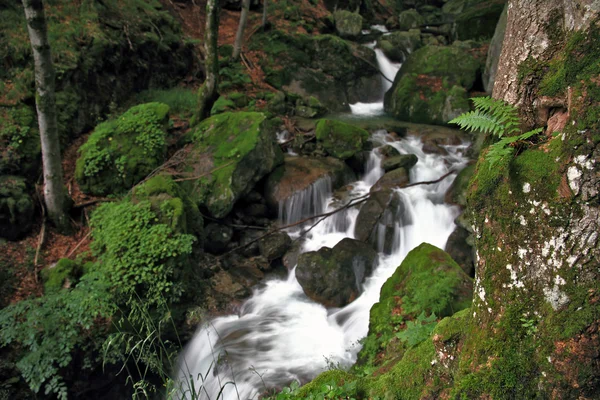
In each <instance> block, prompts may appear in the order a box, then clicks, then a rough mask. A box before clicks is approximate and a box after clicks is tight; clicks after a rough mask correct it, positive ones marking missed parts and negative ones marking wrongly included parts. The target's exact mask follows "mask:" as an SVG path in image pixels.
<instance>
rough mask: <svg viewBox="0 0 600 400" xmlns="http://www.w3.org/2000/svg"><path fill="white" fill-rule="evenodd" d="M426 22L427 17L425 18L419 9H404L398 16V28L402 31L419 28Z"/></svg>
mask: <svg viewBox="0 0 600 400" xmlns="http://www.w3.org/2000/svg"><path fill="white" fill-rule="evenodd" d="M424 24H425V18H423V17H422V16H421V15H420V14H419V12H418V11H417V10H415V9H414V8H413V9H410V10H406V11H402V12H401V13H400V15H399V16H398V29H400V30H401V31H408V30H410V29H414V28H419V27H420V26H421V25H424Z"/></svg>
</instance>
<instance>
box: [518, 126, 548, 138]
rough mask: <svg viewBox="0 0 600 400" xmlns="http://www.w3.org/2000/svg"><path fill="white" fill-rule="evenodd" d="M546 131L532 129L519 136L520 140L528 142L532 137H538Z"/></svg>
mask: <svg viewBox="0 0 600 400" xmlns="http://www.w3.org/2000/svg"><path fill="white" fill-rule="evenodd" d="M543 130H544V128H536V129H532V130H530V131H529V132H525V133H524V134H522V135H520V136H519V140H527V139H529V138H530V137H532V136H535V135H538V134H540V133H542V131H543Z"/></svg>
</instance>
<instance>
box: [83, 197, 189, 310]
mask: <svg viewBox="0 0 600 400" xmlns="http://www.w3.org/2000/svg"><path fill="white" fill-rule="evenodd" d="M90 225H91V228H92V229H93V234H92V235H93V238H94V241H93V242H92V245H91V248H92V251H93V253H94V254H95V255H96V256H97V257H98V260H99V261H100V264H101V268H102V269H103V270H104V271H105V273H106V275H107V276H108V277H109V279H110V282H111V284H112V286H113V287H114V288H116V289H117V290H118V291H120V292H122V293H125V294H127V295H132V294H133V293H137V294H138V295H139V296H140V297H141V298H143V299H145V301H146V302H147V303H148V304H155V303H157V302H158V301H159V300H160V299H161V298H163V297H164V296H167V297H168V298H170V299H177V298H179V296H180V295H181V287H180V284H178V283H176V282H174V280H175V279H174V274H175V273H176V271H177V270H178V269H179V268H180V267H182V265H183V264H184V263H185V261H186V257H187V256H188V255H189V254H190V253H191V251H192V243H193V242H194V240H195V238H194V236H192V235H189V234H184V233H176V232H175V231H174V230H173V228H172V227H171V226H170V225H167V224H165V223H161V222H160V220H159V215H158V214H157V212H155V211H154V210H153V209H152V204H151V202H150V201H148V200H143V201H140V202H138V203H134V202H132V201H128V200H123V201H121V202H119V203H110V204H103V205H102V206H100V207H98V209H97V210H96V211H95V212H94V214H93V215H92V218H91V221H90Z"/></svg>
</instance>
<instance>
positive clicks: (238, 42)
mask: <svg viewBox="0 0 600 400" xmlns="http://www.w3.org/2000/svg"><path fill="white" fill-rule="evenodd" d="M249 11H250V0H242V13H241V14H240V23H239V25H238V29H237V34H236V35H235V43H234V45H233V59H234V60H237V59H238V58H239V57H240V53H241V52H242V42H243V41H244V29H246V22H247V21H248V12H249Z"/></svg>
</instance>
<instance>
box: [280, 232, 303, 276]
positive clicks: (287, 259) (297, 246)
mask: <svg viewBox="0 0 600 400" xmlns="http://www.w3.org/2000/svg"><path fill="white" fill-rule="evenodd" d="M303 244H304V241H303V240H301V239H300V240H295V241H293V242H292V246H291V247H290V249H289V250H288V251H287V252H286V253H285V255H284V256H283V258H282V261H283V265H285V267H286V268H287V269H288V271H291V270H292V268H294V267H295V266H296V265H297V264H298V257H300V251H302V245H303Z"/></svg>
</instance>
